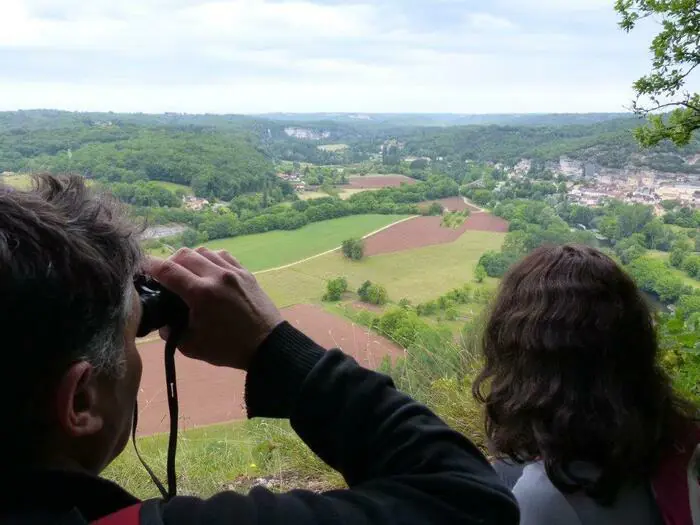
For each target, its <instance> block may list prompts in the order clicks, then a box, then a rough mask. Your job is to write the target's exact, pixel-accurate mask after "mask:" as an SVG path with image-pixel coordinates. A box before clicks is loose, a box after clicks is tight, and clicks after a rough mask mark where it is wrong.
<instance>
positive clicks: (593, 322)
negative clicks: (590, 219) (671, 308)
mask: <svg viewBox="0 0 700 525" xmlns="http://www.w3.org/2000/svg"><path fill="white" fill-rule="evenodd" d="M483 353H484V358H485V363H484V368H483V370H482V371H481V373H480V374H479V375H478V377H477V379H476V381H475V382H474V386H473V390H474V395H475V397H476V398H477V400H479V401H480V402H482V403H483V404H484V406H485V418H486V433H487V437H488V439H489V442H490V444H491V447H492V452H493V453H494V455H495V456H496V457H497V458H499V460H500V461H498V462H497V465H496V467H497V470H501V471H502V472H506V471H508V472H507V473H508V474H509V475H510V476H511V479H512V480H513V483H511V488H512V489H513V492H514V493H515V496H516V497H517V499H518V503H519V504H520V507H521V524H523V525H530V524H533V525H534V524H538V525H539V524H550V525H552V524H554V525H556V524H560V523H561V524H562V525H563V524H566V525H576V524H581V525H588V524H596V525H606V524H626V523H630V524H635V525H645V524H657V523H659V524H661V523H676V524H679V525H680V524H683V523H693V522H692V515H693V513H694V510H693V507H694V506H696V505H697V504H700V501H697V497H698V496H697V478H695V479H694V480H693V478H692V477H691V475H690V474H689V472H695V471H694V470H692V469H690V470H689V465H692V464H693V462H694V459H693V453H694V452H695V449H696V445H697V443H698V438H699V437H700V434H699V433H698V430H697V428H698V427H697V426H696V424H695V422H694V418H695V416H696V410H695V407H693V406H692V405H691V404H690V403H688V402H687V401H685V400H683V399H680V398H679V397H677V396H676V395H675V394H674V392H673V389H672V387H671V384H670V381H669V378H668V377H667V376H666V375H665V374H664V372H663V371H662V370H661V368H660V367H659V365H658V363H657V354H658V345H657V340H656V333H655V327H654V320H653V316H652V314H651V311H650V309H649V306H648V304H647V301H646V300H645V298H644V297H643V295H642V294H641V293H640V291H639V289H638V288H637V286H636V285H635V283H634V282H633V281H632V279H631V278H630V277H629V276H628V275H627V274H626V273H625V272H624V271H623V270H622V269H621V268H620V267H619V266H618V265H617V264H616V263H615V262H614V261H613V260H612V259H610V258H609V257H607V256H606V255H604V254H603V253H601V252H599V251H598V250H595V249H593V248H590V247H587V246H571V245H566V246H553V247H552V246H548V247H542V248H539V249H537V250H535V251H534V252H533V253H532V254H530V255H529V256H528V257H526V258H525V259H524V260H523V261H521V262H520V263H519V264H517V265H516V266H515V267H513V268H512V269H511V270H510V272H509V273H508V274H507V275H506V276H505V278H504V279H503V282H502V284H501V288H500V291H499V294H498V296H497V298H496V299H495V302H494V304H493V306H492V310H491V312H490V315H489V318H488V321H487V324H486V327H485V332H484V336H483ZM514 469H515V470H516V474H515V476H513V471H514ZM693 475H694V474H693ZM689 480H690V481H689Z"/></svg>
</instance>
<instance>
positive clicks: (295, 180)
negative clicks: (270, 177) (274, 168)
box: [277, 171, 306, 192]
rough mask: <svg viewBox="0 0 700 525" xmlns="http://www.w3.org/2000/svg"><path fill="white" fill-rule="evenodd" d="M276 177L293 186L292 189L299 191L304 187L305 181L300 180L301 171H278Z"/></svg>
mask: <svg viewBox="0 0 700 525" xmlns="http://www.w3.org/2000/svg"><path fill="white" fill-rule="evenodd" d="M277 178H279V179H281V180H283V181H286V182H288V183H290V184H291V185H292V186H293V187H294V191H298V192H301V191H304V190H305V189H306V183H305V182H304V181H303V180H301V173H299V172H297V171H292V172H289V173H286V172H281V173H278V174H277Z"/></svg>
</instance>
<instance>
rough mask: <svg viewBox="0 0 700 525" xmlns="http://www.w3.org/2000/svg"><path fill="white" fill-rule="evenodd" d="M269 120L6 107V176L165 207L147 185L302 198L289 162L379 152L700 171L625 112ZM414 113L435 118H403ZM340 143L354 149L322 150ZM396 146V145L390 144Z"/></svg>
mask: <svg viewBox="0 0 700 525" xmlns="http://www.w3.org/2000/svg"><path fill="white" fill-rule="evenodd" d="M270 117H275V116H274V115H271V116H264V117H251V116H244V115H185V114H176V113H171V114H161V115H148V114H117V113H72V112H64V111H53V110H33V111H16V112H0V173H1V172H4V171H9V172H37V171H52V172H74V173H80V174H83V175H85V176H86V177H88V178H91V179H95V180H97V181H99V182H101V183H103V184H106V185H108V186H110V187H116V188H117V189H118V190H119V191H118V193H120V194H125V195H127V198H126V200H127V201H128V202H130V203H143V202H157V203H160V204H161V205H162V203H164V202H167V203H169V202H171V201H173V198H172V196H168V195H165V194H162V195H155V193H156V189H155V187H153V186H148V185H146V183H148V182H149V181H163V182H170V183H177V184H181V185H184V186H188V187H190V188H191V189H192V190H193V191H194V193H195V194H196V195H197V196H199V197H205V198H210V199H211V198H215V199H220V200H224V201H231V200H232V199H234V198H235V197H238V196H241V195H246V194H250V193H266V194H270V195H271V194H273V193H274V194H275V195H276V197H275V198H276V199H279V196H280V195H291V194H292V189H291V186H289V184H287V183H285V182H282V181H280V179H279V178H277V177H275V176H274V173H275V164H277V163H279V162H280V161H291V162H298V163H302V162H307V163H313V164H317V165H349V164H355V163H362V162H364V163H366V162H368V161H369V160H370V159H372V158H374V159H375V163H376V161H377V159H378V158H379V155H380V152H381V151H382V149H383V148H384V155H383V163H384V166H379V168H384V170H389V171H400V168H401V167H404V166H399V165H398V163H399V162H400V159H401V158H402V157H405V156H416V157H422V156H426V157H430V158H432V159H442V160H440V161H439V162H436V163H435V166H433V171H435V170H438V171H439V172H442V173H446V174H450V175H454V177H453V178H456V179H457V178H459V177H461V176H462V175H463V172H464V170H465V166H464V161H465V160H473V161H477V162H484V161H493V162H505V163H515V162H517V161H518V160H519V159H521V158H524V157H525V158H533V159H539V160H541V161H545V160H551V159H558V158H559V157H560V156H562V155H567V156H570V157H572V158H574V159H580V160H585V161H591V162H595V163H598V164H599V165H601V166H607V167H614V168H621V167H624V166H633V165H643V166H646V167H650V168H656V169H659V170H665V171H685V172H691V173H692V172H699V173H700V164H694V165H690V164H688V163H687V162H686V160H685V159H687V158H688V157H690V156H691V155H695V154H697V153H700V141H698V140H697V139H696V140H695V141H693V142H691V143H690V144H689V145H688V146H686V147H684V148H683V149H680V150H679V149H678V148H676V147H675V146H672V145H670V144H666V143H664V144H661V145H659V146H657V147H656V148H654V149H653V150H649V151H645V152H644V154H643V155H642V154H640V153H641V152H640V150H639V148H638V146H637V143H636V142H635V140H634V138H633V136H632V132H631V130H632V129H633V128H634V127H636V126H637V125H639V120H637V119H636V118H632V117H619V115H607V116H606V115H595V114H591V115H578V116H571V115H570V116H566V115H560V116H556V115H534V116H528V117H527V118H526V117H523V116H517V115H514V116H497V117H499V118H498V119H495V120H493V121H492V122H517V121H518V119H520V121H522V122H527V123H528V124H529V125H527V126H523V125H517V126H516V125H512V124H511V125H446V124H445V123H446V122H447V123H450V124H454V123H455V122H461V121H464V120H465V119H467V120H468V119H471V120H470V121H471V122H480V120H479V119H478V118H477V116H471V117H469V116H455V118H454V119H452V120H450V119H448V118H447V117H446V116H440V115H433V116H410V115H409V116H403V117H402V116H391V115H389V116H386V115H385V116H381V115H380V116H375V117H376V118H375V119H369V120H362V119H354V120H353V119H350V118H349V117H348V116H347V115H346V116H340V117H339V116H333V115H326V114H319V115H317V116H314V117H318V118H322V119H325V120H319V121H307V120H304V118H302V117H301V116H298V115H297V116H295V115H288V116H285V117H284V119H283V120H273V119H272V118H270ZM295 117H298V118H295ZM506 117H507V118H506ZM278 118H282V117H279V116H278ZM306 118H307V119H308V118H310V117H306ZM406 119H409V120H410V119H414V120H415V119H418V120H421V119H423V120H422V122H425V123H428V124H431V125H422V126H417V125H413V126H409V125H402V123H404V122H407V120H406ZM355 120H357V122H355ZM482 121H483V119H482ZM436 122H437V123H442V125H435V123H436ZM581 122H583V123H581ZM294 128H298V129H301V130H308V131H310V132H314V133H317V134H318V135H317V137H316V140H313V139H300V138H295V136H293V135H294V133H290V129H294ZM290 135H292V136H290ZM333 143H342V144H345V145H346V146H347V147H344V148H340V149H332V148H329V149H325V148H319V146H323V145H325V144H333ZM387 143H391V144H393V145H392V146H390V147H388V148H386V147H385V145H386V144H387ZM418 162H424V161H418ZM374 169H378V168H377V166H374ZM404 171H406V170H404ZM407 174H409V175H416V176H419V174H418V172H416V173H411V172H410V171H409V173H407ZM419 178H420V177H419ZM136 182H140V186H138V188H137V191H136V193H135V194H134V195H131V194H130V192H129V191H127V190H126V189H125V188H124V186H123V184H134V183H136ZM120 184H121V185H122V186H117V185H120ZM161 193H162V192H161ZM154 195H155V196H154Z"/></svg>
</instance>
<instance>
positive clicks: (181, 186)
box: [153, 180, 194, 195]
mask: <svg viewBox="0 0 700 525" xmlns="http://www.w3.org/2000/svg"><path fill="white" fill-rule="evenodd" d="M153 182H154V183H155V184H157V185H158V186H160V187H161V188H165V189H166V190H170V191H176V190H182V191H184V192H185V194H186V195H194V192H193V191H192V188H190V187H189V186H185V185H184V184H177V183H175V182H165V181H162V180H154V181H153Z"/></svg>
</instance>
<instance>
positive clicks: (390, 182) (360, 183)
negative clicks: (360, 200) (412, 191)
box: [342, 175, 418, 189]
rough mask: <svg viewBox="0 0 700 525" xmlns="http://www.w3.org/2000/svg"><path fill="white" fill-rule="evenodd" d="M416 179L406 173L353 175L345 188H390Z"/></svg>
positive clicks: (410, 182)
mask: <svg viewBox="0 0 700 525" xmlns="http://www.w3.org/2000/svg"><path fill="white" fill-rule="evenodd" d="M416 182H418V181H417V180H416V179H412V178H411V177H406V176H405V175H367V176H364V177H351V178H350V181H349V182H348V184H346V185H345V186H342V187H343V188H358V189H369V188H390V187H396V186H401V184H403V183H406V184H415V183H416Z"/></svg>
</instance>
